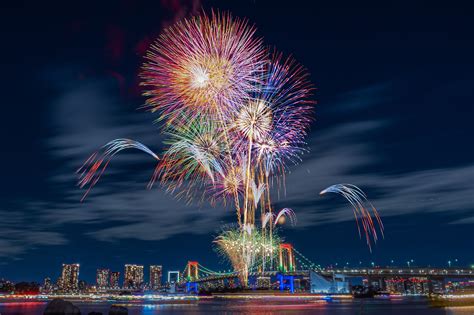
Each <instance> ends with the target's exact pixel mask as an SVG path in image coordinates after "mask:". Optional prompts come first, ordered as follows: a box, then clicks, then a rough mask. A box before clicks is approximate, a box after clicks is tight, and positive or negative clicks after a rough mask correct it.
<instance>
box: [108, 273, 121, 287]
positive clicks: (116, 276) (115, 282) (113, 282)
mask: <svg viewBox="0 0 474 315" xmlns="http://www.w3.org/2000/svg"><path fill="white" fill-rule="evenodd" d="M119 281H120V272H119V271H112V272H111V273H110V288H111V289H118V288H119V287H120V285H119Z"/></svg>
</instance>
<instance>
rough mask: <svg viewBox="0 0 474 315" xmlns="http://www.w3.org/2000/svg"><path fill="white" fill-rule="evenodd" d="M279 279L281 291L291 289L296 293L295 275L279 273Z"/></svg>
mask: <svg viewBox="0 0 474 315" xmlns="http://www.w3.org/2000/svg"><path fill="white" fill-rule="evenodd" d="M277 278H278V281H279V282H280V291H285V290H286V289H289V290H290V292H291V293H295V276H293V275H284V274H281V273H279V274H278V275H277Z"/></svg>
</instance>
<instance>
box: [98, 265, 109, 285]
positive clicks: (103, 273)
mask: <svg viewBox="0 0 474 315" xmlns="http://www.w3.org/2000/svg"><path fill="white" fill-rule="evenodd" d="M109 277H110V270H109V269H97V277H96V282H97V288H98V289H106V288H108V287H109Z"/></svg>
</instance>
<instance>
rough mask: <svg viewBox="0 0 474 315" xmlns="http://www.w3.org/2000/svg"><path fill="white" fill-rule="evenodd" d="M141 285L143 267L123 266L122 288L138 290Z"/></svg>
mask: <svg viewBox="0 0 474 315" xmlns="http://www.w3.org/2000/svg"><path fill="white" fill-rule="evenodd" d="M142 284H143V265H129V264H127V265H125V276H124V280H123V287H124V288H127V289H139V288H140V287H141V285H142Z"/></svg>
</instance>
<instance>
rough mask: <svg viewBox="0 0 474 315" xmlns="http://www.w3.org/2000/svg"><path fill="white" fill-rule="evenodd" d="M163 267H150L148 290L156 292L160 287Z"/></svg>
mask: <svg viewBox="0 0 474 315" xmlns="http://www.w3.org/2000/svg"><path fill="white" fill-rule="evenodd" d="M162 272H163V267H162V266H159V265H154V266H153V265H152V266H150V289H152V290H157V289H159V288H160V287H161V276H162Z"/></svg>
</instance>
